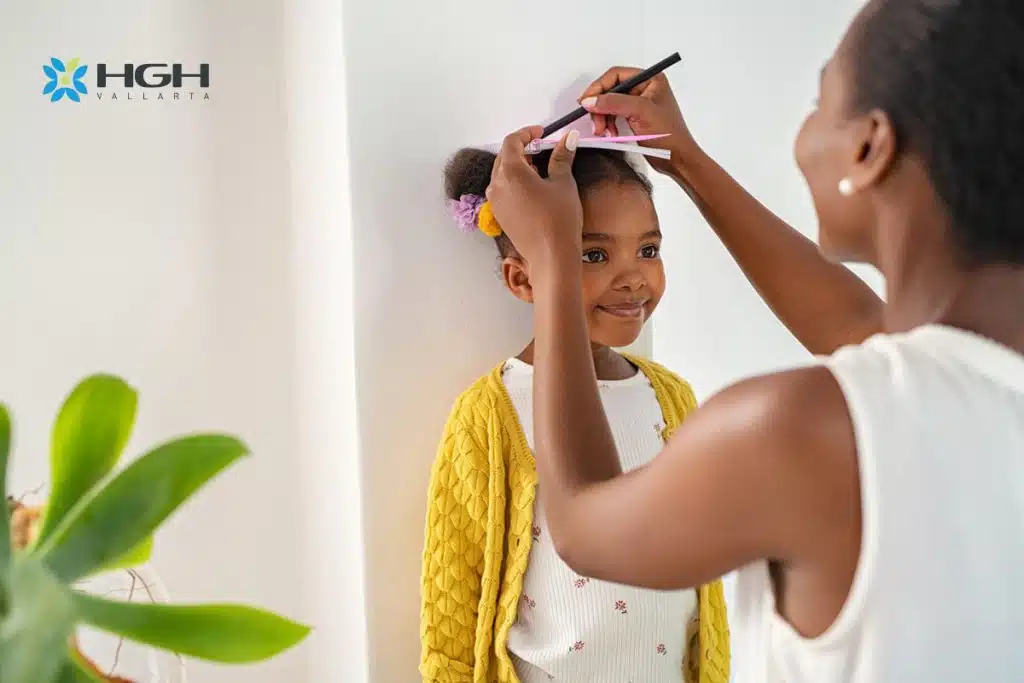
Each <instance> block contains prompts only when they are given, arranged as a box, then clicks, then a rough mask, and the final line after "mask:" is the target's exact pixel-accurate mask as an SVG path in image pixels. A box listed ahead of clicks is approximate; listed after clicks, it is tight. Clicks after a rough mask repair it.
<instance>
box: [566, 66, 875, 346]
mask: <svg viewBox="0 0 1024 683" xmlns="http://www.w3.org/2000/svg"><path fill="white" fill-rule="evenodd" d="M636 72H637V70H636V69H628V68H615V69H611V70H609V71H608V72H607V73H605V75H604V76H602V77H601V78H600V79H598V80H597V81H595V82H594V84H593V85H591V86H590V88H589V89H588V90H587V91H586V92H585V93H584V96H585V98H586V97H588V96H595V97H596V99H594V101H593V102H589V101H587V100H586V99H584V100H583V101H584V104H585V106H587V108H588V109H589V110H590V111H591V112H592V114H593V116H594V121H595V132H596V133H597V134H599V135H600V134H602V133H603V132H604V130H606V129H607V128H608V125H609V118H608V117H612V118H614V117H616V116H621V117H623V118H625V119H626V121H627V123H628V124H629V126H630V128H632V129H633V131H634V132H635V133H636V134H638V135H642V134H657V133H671V135H670V137H668V138H664V139H662V140H655V141H652V142H651V143H649V144H651V145H652V146H662V147H666V148H668V149H671V150H672V160H671V161H664V160H651V165H652V166H653V167H654V168H655V169H657V170H658V171H659V172H661V173H664V174H666V175H668V176H669V177H671V178H673V179H674V180H675V181H676V182H677V183H678V184H679V185H680V186H681V187H682V188H683V189H684V190H685V191H686V193H687V194H688V195H689V196H690V198H691V199H692V200H693V201H694V203H695V204H696V206H697V207H698V209H700V211H701V213H702V214H703V215H704V217H705V218H706V219H707V221H708V223H709V224H710V225H711V227H712V229H713V230H714V231H715V233H716V234H717V235H718V237H719V239H721V240H722V243H723V244H724V245H725V247H726V248H727V249H728V250H729V252H730V253H731V254H732V256H733V258H734V259H736V262H737V264H739V266H740V268H741V269H742V270H743V272H744V274H745V275H746V276H747V278H748V279H749V280H750V282H751V283H752V284H753V285H754V287H755V288H756V289H757V291H758V293H759V294H760V295H761V297H762V298H763V299H764V300H765V302H766V303H767V304H768V305H769V306H770V307H771V309H772V310H773V311H774V312H775V314H776V315H777V316H778V318H779V320H781V321H782V323H783V324H784V325H786V327H788V328H789V330H790V332H792V333H793V335H794V336H796V338H797V339H798V340H799V341H800V343H801V344H803V345H804V346H805V347H806V348H807V349H808V350H809V351H811V352H812V353H816V354H828V353H831V352H832V351H834V350H835V349H837V348H838V347H840V346H843V345H845V344H851V343H858V342H861V341H863V340H864V339H866V338H867V337H869V336H871V335H872V334H874V333H875V332H878V331H880V330H881V329H882V301H881V299H879V298H878V296H876V295H875V293H874V292H873V291H872V290H871V288H870V287H868V286H867V285H866V284H864V282H862V281H861V280H860V278H858V277H857V276H856V275H854V274H853V273H852V272H850V270H848V269H847V268H846V267H844V266H843V265H841V264H837V263H831V262H829V261H827V260H826V259H825V258H824V257H823V256H822V255H821V253H820V252H819V251H818V248H817V246H816V245H815V244H814V243H813V242H812V241H810V240H809V239H807V238H806V237H804V236H803V235H801V234H800V233H799V232H798V231H797V230H795V229H793V228H792V227H790V226H789V225H787V224H786V223H785V222H784V221H783V220H781V219H780V218H778V217H777V216H776V215H775V214H773V213H772V212H771V211H769V210H768V209H767V208H766V207H765V206H764V205H762V204H761V203H760V202H759V201H758V200H757V199H755V198H754V197H753V196H751V195H750V193H748V192H747V191H746V190H744V189H743V187H742V186H740V184H739V183H737V182H736V181H735V180H734V179H733V178H732V177H731V176H730V175H729V174H728V173H727V172H726V171H725V170H724V169H723V168H722V167H721V166H719V165H718V164H717V163H715V161H714V160H713V159H711V158H710V157H709V156H708V155H707V154H705V153H704V152H703V151H702V150H701V149H700V147H699V146H698V145H697V143H696V142H695V141H694V139H693V137H692V136H691V135H690V132H689V130H688V129H687V127H686V123H685V121H684V120H683V116H682V114H681V113H680V110H679V105H678V103H677V102H676V98H675V95H674V94H673V93H672V89H671V87H670V86H669V83H668V80H667V79H666V78H665V76H664V75H660V76H658V77H656V78H654V79H652V80H650V81H648V82H647V83H646V84H644V85H642V86H639V87H638V88H636V89H635V90H634V91H633V93H631V94H629V95H615V94H609V95H600V94H599V93H602V92H605V91H607V90H609V89H610V88H612V87H614V86H615V85H616V84H618V83H619V82H620V81H622V80H626V79H627V78H629V77H631V76H632V75H633V74H635V73H636Z"/></svg>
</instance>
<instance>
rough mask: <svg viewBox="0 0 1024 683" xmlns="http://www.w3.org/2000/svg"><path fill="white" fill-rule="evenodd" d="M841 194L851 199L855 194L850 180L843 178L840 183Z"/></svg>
mask: <svg viewBox="0 0 1024 683" xmlns="http://www.w3.org/2000/svg"><path fill="white" fill-rule="evenodd" d="M839 194H841V195H843V196H844V197H849V196H850V195H852V194H853V181H852V180H850V179H849V178H843V179H842V180H840V181H839Z"/></svg>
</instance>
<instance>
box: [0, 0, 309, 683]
mask: <svg viewBox="0 0 1024 683" xmlns="http://www.w3.org/2000/svg"><path fill="white" fill-rule="evenodd" d="M280 15H281V5H280V2H279V0H247V1H246V2H244V3H243V2H225V1H221V2H217V3H207V2H201V1H199V0H188V1H183V0H151V1H149V2H117V1H115V0H105V1H102V0H101V1H98V2H94V3H88V4H75V3H67V2H62V3H22V2H18V3H3V4H2V5H0V61H2V62H3V63H4V64H5V65H6V67H5V71H4V74H5V76H4V88H3V90H2V92H0V98H2V106H0V112H2V113H0V121H2V124H3V125H2V126H0V158H2V159H3V167H2V170H0V327H2V330H3V331H2V333H0V396H2V400H4V401H5V402H7V403H8V404H9V405H11V406H12V408H13V410H14V412H15V420H16V422H15V428H16V430H17V434H16V439H17V442H16V449H17V450H16V458H17V460H16V462H15V471H14V477H13V479H14V481H13V486H14V487H15V490H19V489H21V490H28V489H32V488H35V487H36V486H37V485H38V484H39V483H41V482H42V481H44V480H45V478H46V474H47V460H46V454H47V448H48V437H49V426H50V423H51V420H52V418H53V416H54V415H55V414H56V410H57V408H58V405H59V402H60V401H61V399H62V398H63V396H64V395H65V393H66V392H67V391H69V390H70V389H71V387H72V385H73V383H74V382H76V381H77V380H78V379H80V378H81V377H82V376H84V375H85V374H87V373H91V372H95V371H99V370H103V371H109V372H115V373H119V374H121V375H123V376H124V377H126V378H127V379H128V380H129V381H130V382H132V383H133V384H134V385H135V386H136V387H138V388H139V389H140V391H141V399H140V405H139V419H138V424H137V428H136V431H135V436H134V438H133V440H132V442H131V444H130V445H129V452H131V453H133V454H137V453H139V452H140V450H141V449H142V448H144V447H147V446H150V445H154V444H155V443H156V442H157V441H158V440H160V439H163V438H165V437H168V436H170V435H173V434H179V433H182V432H186V431H191V430H197V429H217V430H229V431H232V432H235V433H238V434H240V435H242V436H243V437H244V438H245V439H246V440H247V441H248V442H249V444H250V445H251V447H252V449H253V451H254V454H253V456H252V457H251V458H250V459H248V460H247V461H244V462H242V463H240V464H239V465H236V466H235V467H234V468H233V469H232V470H231V471H229V472H227V473H226V474H225V475H224V476H223V477H222V478H220V479H218V480H217V481H215V482H214V483H213V484H212V485H211V486H210V487H209V489H208V490H205V491H203V492H202V493H201V494H200V495H199V496H198V497H197V498H196V499H195V500H194V501H193V502H192V503H191V504H190V506H189V507H188V508H187V509H186V510H185V511H184V512H183V514H181V515H180V516H177V517H175V518H174V519H173V520H172V522H171V523H170V524H169V525H168V527H167V528H166V529H165V530H164V533H162V534H161V535H160V536H159V537H158V541H157V549H156V556H155V562H156V565H157V566H158V568H159V570H160V572H161V573H162V574H163V576H164V578H165V579H166V582H167V584H168V587H169V589H170V591H171V594H172V596H173V597H174V598H176V599H179V600H199V599H202V600H207V599H227V600H238V601H244V602H247V603H254V604H259V605H264V606H267V607H269V608H271V609H277V610H280V611H283V612H285V613H287V614H289V615H294V616H297V617H299V618H303V619H305V618H307V617H308V616H309V615H308V614H307V613H306V611H305V605H304V602H303V600H304V595H303V594H304V585H305V580H304V576H303V572H302V566H303V565H302V561H301V557H302V556H301V551H302V547H301V545H300V534H299V533H298V531H299V530H300V529H301V528H302V515H301V507H302V506H301V504H300V502H299V501H300V500H301V498H300V494H301V490H300V488H299V486H298V473H297V469H296V465H297V462H296V460H297V458H296V452H295V450H294V438H293V424H294V420H293V419H292V415H291V411H292V407H293V393H294V379H293V375H294V373H293V371H292V365H293V360H292V359H293V343H294V342H293V330H292V319H293V310H292V308H293V307H292V294H291V290H292V279H291V256H290V251H291V246H290V236H289V233H288V217H289V202H288V194H287V192H286V191H285V189H286V187H287V181H288V175H287V166H286V163H285V162H286V153H285V137H284V122H285V119H284V112H283V110H282V107H281V99H280V84H281V80H282V62H281V40H282V36H281V29H280V24H281V16H280ZM51 55H54V56H61V57H73V56H79V57H81V58H82V60H83V61H84V62H85V63H91V64H93V65H95V63H96V62H97V61H109V62H112V63H117V62H123V61H136V62H138V61H140V60H142V59H156V60H161V59H163V60H179V61H182V62H185V63H189V62H195V61H200V60H203V61H207V62H209V63H210V64H211V70H212V72H211V76H212V79H213V87H212V89H211V93H212V95H211V98H212V99H211V100H210V101H209V102H200V103H195V104H189V103H184V102H178V103H173V102H163V103H160V102H146V103H143V102H130V103H129V102H119V103H105V104H101V103H99V102H95V101H87V102H83V103H81V104H78V105H76V104H74V103H69V102H58V103H53V104H52V103H50V102H49V100H48V99H47V98H44V97H43V96H42V95H41V94H40V91H41V90H42V87H43V84H44V78H43V75H42V71H41V67H42V64H43V63H44V62H45V61H47V60H48V59H49V57H50V56H51ZM90 68H91V69H93V70H94V69H95V66H92V67H90ZM190 672H191V673H192V680H194V681H195V682H196V683H213V682H214V681H216V682H217V683H220V682H221V681H242V680H244V681H252V682H254V683H281V681H302V680H305V679H306V673H305V672H306V658H305V656H304V655H303V653H302V651H296V652H294V653H291V654H289V655H288V656H286V657H283V658H281V659H279V660H276V661H274V662H272V663H270V664H267V665H265V666H260V667H257V668H254V669H251V670H249V669H228V670H219V669H216V668H214V667H208V666H201V665H198V664H196V665H194V666H193V667H191V669H190Z"/></svg>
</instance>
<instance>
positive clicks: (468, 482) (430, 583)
mask: <svg viewBox="0 0 1024 683" xmlns="http://www.w3.org/2000/svg"><path fill="white" fill-rule="evenodd" d="M467 398H468V397H467V396H465V395H464V396H462V397H460V399H459V401H457V402H456V405H455V407H454V409H453V411H452V414H451V416H450V417H449V419H448V422H447V424H446V425H445V428H444V433H443V437H442V439H441V444H440V446H439V447H438V452H437V456H436V459H435V461H434V466H433V468H432V471H431V476H430V487H429V498H428V509H427V522H426V539H425V543H424V550H423V572H422V581H423V584H422V609H421V613H420V637H421V642H422V652H421V657H420V673H421V674H422V676H423V680H424V681H425V682H427V683H469V682H470V681H472V680H473V670H474V667H475V664H476V662H475V659H476V657H475V656H474V649H475V646H476V640H477V639H476V632H477V625H478V624H477V622H478V619H477V612H478V609H479V604H480V598H481V592H482V584H483V582H482V577H483V572H484V568H485V556H484V552H485V547H486V537H487V521H488V515H487V508H488V452H487V448H486V440H487V434H486V427H485V426H484V428H483V429H481V425H479V424H478V423H474V421H473V420H472V419H469V418H471V417H472V415H471V411H467V408H468V404H469V403H470V401H468V400H467Z"/></svg>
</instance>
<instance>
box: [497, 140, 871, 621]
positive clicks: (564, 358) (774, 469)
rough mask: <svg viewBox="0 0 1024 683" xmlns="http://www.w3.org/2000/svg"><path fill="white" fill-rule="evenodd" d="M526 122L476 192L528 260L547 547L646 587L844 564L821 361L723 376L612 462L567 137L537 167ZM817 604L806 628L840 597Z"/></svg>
mask: <svg viewBox="0 0 1024 683" xmlns="http://www.w3.org/2000/svg"><path fill="white" fill-rule="evenodd" d="M540 133H541V129H540V128H539V127H535V128H529V129H523V130H521V131H518V132H517V133H514V134H512V135H509V136H508V137H507V138H506V139H505V142H504V143H503V147H502V151H501V154H500V155H499V163H498V164H496V165H495V171H494V172H493V174H492V177H491V184H490V187H489V188H488V190H487V196H488V199H489V200H490V201H491V203H492V205H493V206H494V210H495V215H496V216H497V218H498V221H499V222H500V223H501V226H502V229H503V230H504V231H505V232H506V233H508V235H509V237H510V239H512V241H513V243H514V244H515V245H516V247H517V249H519V250H520V252H521V253H522V254H523V255H524V257H525V258H526V259H527V260H528V261H529V262H530V264H531V268H530V282H531V285H532V286H533V292H534V322H535V325H534V327H535V335H536V337H535V339H536V342H535V347H534V348H535V354H534V368H535V370H534V388H533V391H534V434H535V439H536V454H537V469H538V475H539V481H540V482H542V484H541V486H540V487H539V492H540V498H541V502H542V505H543V506H544V509H545V512H546V514H547V517H548V523H549V525H550V529H551V534H552V538H553V540H554V541H555V544H556V547H557V548H558V550H559V553H560V554H561V555H562V556H563V557H564V559H565V560H566V562H567V563H568V564H569V565H570V566H572V567H573V568H574V569H576V571H578V572H580V573H582V574H585V575H589V576H594V577H596V578H602V579H606V580H609V581H613V582H618V583H625V584H629V585H634V586H647V587H654V588H685V587H693V586H696V585H699V584H702V583H706V582H707V581H709V580H712V579H714V578H716V577H718V576H721V575H723V574H725V573H727V572H729V571H731V570H733V569H737V568H739V567H742V566H744V565H745V564H748V563H749V562H752V561H754V560H760V559H765V560H775V561H778V562H779V563H781V565H782V566H783V567H784V568H785V569H786V570H787V574H788V573H790V570H791V571H792V572H798V573H799V575H801V576H803V577H804V578H805V579H806V578H807V577H813V578H814V579H821V578H822V577H827V578H826V580H831V579H834V578H835V576H834V573H835V570H836V567H839V568H841V569H842V570H843V571H845V567H847V566H849V567H852V566H854V565H855V564H856V555H857V553H858V552H859V545H854V544H851V543H850V534H848V533H843V532H846V531H848V530H849V529H850V528H856V527H857V526H858V525H859V523H860V519H859V514H860V505H859V502H860V491H859V477H858V469H857V452H856V443H855V441H854V435H853V428H852V424H851V420H850V415H849V412H848V410H847V407H846V402H845V399H844V397H843V394H842V391H841V390H840V388H839V385H838V383H837V382H836V380H835V378H834V377H833V376H832V374H831V373H830V372H829V370H828V369H827V368H824V367H820V366H816V367H810V368H803V369H799V370H793V371H789V372H785V373H779V374H776V375H769V376H765V377H759V378H756V379H753V380H748V381H746V382H743V383H741V384H738V385H735V386H733V387H731V388H729V389H726V390H725V391H723V392H721V393H719V394H718V395H717V396H715V397H713V398H712V399H711V400H709V401H708V402H707V403H705V405H703V406H702V407H700V408H698V409H697V410H696V411H694V412H693V413H692V414H691V415H689V416H688V417H687V419H686V421H685V422H683V424H682V425H681V426H680V427H679V429H678V430H677V431H676V433H675V435H674V436H673V437H672V439H671V440H670V442H669V443H668V444H667V445H666V447H665V449H664V450H663V451H662V453H660V454H659V455H658V456H657V457H656V458H655V459H654V461H653V462H652V463H651V464H650V465H648V466H647V467H644V468H641V469H639V470H635V471H633V472H630V473H629V474H625V475H624V474H622V469H621V466H620V464H619V459H618V456H617V453H616V447H615V442H614V439H613V438H612V434H611V430H610V428H609V425H608V420H607V418H606V417H605V414H604V409H603V407H602V405H601V399H600V395H599V393H598V388H597V379H596V377H595V374H594V365H593V362H592V361H591V356H590V340H589V334H588V330H587V321H586V318H585V313H584V306H583V292H582V284H581V281H582V274H581V269H582V264H581V263H580V260H579V257H578V254H579V251H580V248H581V247H580V240H581V233H582V230H581V227H582V216H581V212H580V207H579V197H578V195H577V194H576V187H575V183H574V182H573V180H572V175H571V174H570V173H569V169H570V168H571V166H572V161H573V149H574V147H575V145H574V142H575V138H567V139H566V140H565V141H563V142H561V143H560V144H559V145H558V147H556V149H555V150H554V152H553V153H552V155H551V160H550V162H549V165H548V178H547V179H542V178H540V177H539V175H538V174H537V172H536V170H535V169H534V168H533V167H532V166H531V165H530V163H529V162H528V161H527V160H526V158H525V154H524V149H525V145H526V143H528V142H530V140H533V139H535V138H536V137H538V136H539V135H540ZM574 202H575V203H574ZM851 558H852V559H851ZM851 575H852V573H851ZM833 597H834V596H833ZM844 597H845V596H844ZM818 602H819V603H820V604H818V605H816V606H815V610H816V611H815V613H814V614H813V615H811V617H812V619H813V621H808V620H807V619H806V618H805V619H804V620H803V621H802V624H801V625H802V626H803V627H805V628H806V629H807V630H808V631H813V630H815V629H817V628H819V627H821V628H822V629H823V628H824V627H823V626H822V624H823V623H824V624H825V625H827V623H831V620H832V619H834V616H835V613H838V610H839V607H840V605H841V602H842V601H841V600H839V601H837V602H836V603H835V604H831V603H828V604H826V603H825V601H823V600H819V601H818ZM833 609H834V612H835V613H832V614H831V615H830V614H829V612H830V611H831V610H833ZM804 616H805V617H806V615H804ZM794 625H796V624H795V623H794ZM819 632H820V631H819Z"/></svg>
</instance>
